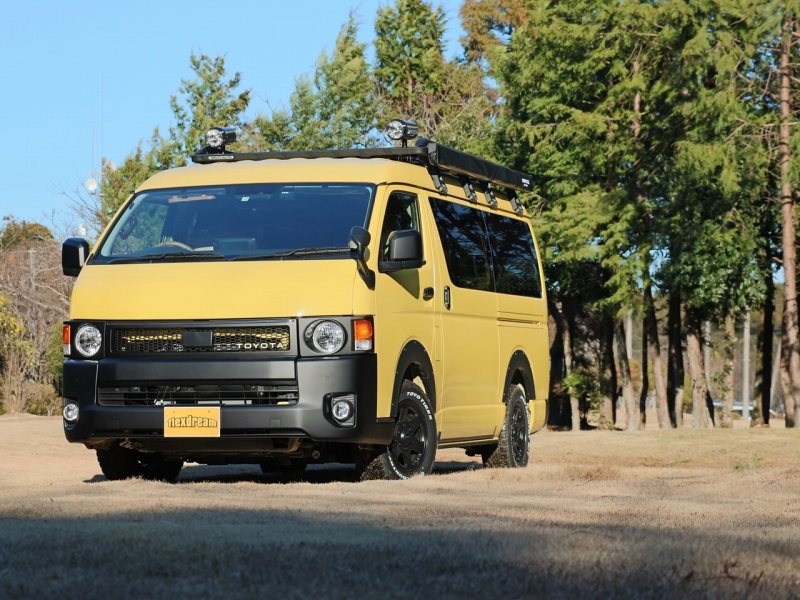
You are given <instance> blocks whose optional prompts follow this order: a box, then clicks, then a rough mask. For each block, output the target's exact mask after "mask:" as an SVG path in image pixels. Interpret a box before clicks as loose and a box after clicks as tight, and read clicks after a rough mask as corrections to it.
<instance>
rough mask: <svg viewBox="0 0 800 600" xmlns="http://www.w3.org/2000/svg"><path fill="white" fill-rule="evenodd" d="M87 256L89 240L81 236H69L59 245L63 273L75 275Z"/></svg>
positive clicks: (79, 270)
mask: <svg viewBox="0 0 800 600" xmlns="http://www.w3.org/2000/svg"><path fill="white" fill-rule="evenodd" d="M88 257H89V242H87V241H86V240H85V239H83V238H69V239H68V240H66V241H65V242H64V243H63V244H62V245H61V270H62V271H64V275H69V276H70V277H77V276H78V273H80V272H81V269H82V268H83V265H84V264H86V259H87V258H88Z"/></svg>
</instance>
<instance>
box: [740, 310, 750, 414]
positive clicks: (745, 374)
mask: <svg viewBox="0 0 800 600" xmlns="http://www.w3.org/2000/svg"><path fill="white" fill-rule="evenodd" d="M742 419H745V420H747V421H749V420H750V308H749V307H747V306H746V307H745V311H744V322H743V323H742Z"/></svg>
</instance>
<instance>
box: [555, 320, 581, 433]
mask: <svg viewBox="0 0 800 600" xmlns="http://www.w3.org/2000/svg"><path fill="white" fill-rule="evenodd" d="M553 316H554V318H556V319H558V320H560V321H561V323H560V327H561V339H562V342H563V345H564V368H565V370H566V373H567V376H568V377H569V375H570V374H571V373H572V333H571V331H570V319H569V317H568V316H567V309H566V307H565V306H564V305H563V304H562V306H561V310H560V311H558V310H556V311H555V312H554V313H553ZM569 405H570V412H571V415H572V431H580V430H581V412H580V402H579V399H578V398H576V397H574V396H573V395H572V394H570V396H569Z"/></svg>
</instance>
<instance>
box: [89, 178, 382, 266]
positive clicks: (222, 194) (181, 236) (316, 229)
mask: <svg viewBox="0 0 800 600" xmlns="http://www.w3.org/2000/svg"><path fill="white" fill-rule="evenodd" d="M374 189H375V188H374V186H372V185H366V184H330V185H327V184H273V183H270V184H247V185H227V186H215V187H194V188H181V189H164V190H150V191H146V192H142V193H141V194H139V195H137V196H136V198H134V200H133V202H132V203H131V204H130V205H129V206H128V208H127V209H126V211H125V212H124V213H123V214H122V215H121V216H120V218H119V219H118V220H117V222H116V223H115V224H114V227H113V228H112V229H111V231H110V232H109V234H108V236H107V237H106V239H105V240H104V242H103V245H102V247H101V248H100V252H99V254H98V259H97V261H98V262H103V263H108V262H137V259H141V261H142V262H149V261H152V260H164V259H166V260H224V259H259V258H269V257H270V256H271V255H274V256H276V257H306V256H309V255H314V254H317V255H320V256H331V257H335V256H337V255H343V256H345V257H347V256H349V242H350V229H351V228H352V227H353V226H355V225H358V226H360V227H366V224H367V219H368V218H369V210H370V206H371V202H372V197H373V193H374Z"/></svg>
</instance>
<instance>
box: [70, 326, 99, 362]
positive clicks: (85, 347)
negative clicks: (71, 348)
mask: <svg viewBox="0 0 800 600" xmlns="http://www.w3.org/2000/svg"><path fill="white" fill-rule="evenodd" d="M102 344H103V337H102V336H101V335H100V330H99V329H98V328H97V327H95V326H94V325H83V326H82V327H81V328H80V329H78V333H76V334H75V349H76V350H77V351H78V352H80V353H81V354H83V355H84V356H94V355H95V354H97V353H98V352H100V347H101V346H102Z"/></svg>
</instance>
